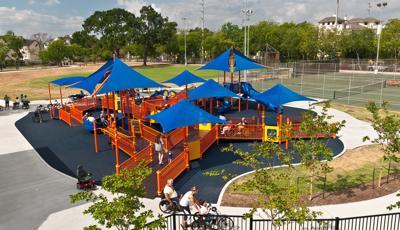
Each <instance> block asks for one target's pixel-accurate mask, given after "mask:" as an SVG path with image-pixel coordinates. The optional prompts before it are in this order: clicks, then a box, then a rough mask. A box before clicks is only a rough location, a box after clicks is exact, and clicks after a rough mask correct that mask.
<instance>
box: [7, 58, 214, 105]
mask: <svg viewBox="0 0 400 230" xmlns="http://www.w3.org/2000/svg"><path fill="white" fill-rule="evenodd" d="M199 67H200V66H199V65H188V66H187V67H185V66H184V65H157V66H148V67H135V70H137V71H138V72H139V73H141V74H143V75H145V76H147V77H149V78H151V79H153V80H155V81H158V82H162V81H165V80H167V79H169V78H172V77H174V76H176V75H178V74H179V73H181V72H182V71H184V70H185V69H188V70H189V71H191V72H192V73H194V74H195V75H197V76H199V77H202V78H205V79H209V78H217V77H218V72H217V71H196V69H197V68H199ZM43 71H46V70H43ZM93 72H94V71H90V72H82V71H80V72H74V73H68V74H63V75H48V74H47V76H43V77H40V76H39V77H34V78H31V79H30V78H29V77H26V78H24V79H22V78H14V79H13V84H10V85H9V86H7V88H5V89H4V91H5V92H1V93H2V94H5V93H7V94H9V95H11V96H12V97H14V96H13V95H14V94H16V95H19V92H20V91H24V92H26V93H24V94H28V96H29V98H30V100H38V99H47V97H48V90H47V84H48V83H49V82H50V81H52V80H55V79H59V78H64V77H70V76H88V75H90V74H91V73H93ZM18 81H19V82H18ZM1 91H3V89H2V90H1ZM78 92H79V90H76V89H65V90H63V94H64V96H66V95H69V94H74V93H78ZM52 95H53V97H58V87H57V86H52Z"/></svg>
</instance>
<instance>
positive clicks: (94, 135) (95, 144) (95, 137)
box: [93, 119, 99, 153]
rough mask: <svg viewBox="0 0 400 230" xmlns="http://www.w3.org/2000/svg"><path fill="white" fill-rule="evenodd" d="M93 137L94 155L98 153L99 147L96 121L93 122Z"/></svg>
mask: <svg viewBox="0 0 400 230" xmlns="http://www.w3.org/2000/svg"><path fill="white" fill-rule="evenodd" d="M93 137H94V149H95V151H96V153H98V152H99V145H98V142H97V127H96V119H94V121H93Z"/></svg>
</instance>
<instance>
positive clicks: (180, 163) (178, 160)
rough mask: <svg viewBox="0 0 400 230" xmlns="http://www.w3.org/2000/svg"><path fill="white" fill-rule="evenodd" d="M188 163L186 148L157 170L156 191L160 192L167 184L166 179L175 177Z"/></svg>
mask: <svg viewBox="0 0 400 230" xmlns="http://www.w3.org/2000/svg"><path fill="white" fill-rule="evenodd" d="M188 164H189V159H188V154H187V150H184V151H182V152H181V153H179V154H178V155H177V156H176V157H175V158H174V159H173V160H172V161H171V163H169V164H168V165H166V166H165V167H164V168H163V169H161V170H159V171H157V192H158V194H161V191H162V189H163V188H164V186H165V185H166V184H167V180H168V179H170V178H172V179H175V178H177V177H178V176H179V175H180V174H181V173H182V172H183V171H184V170H185V169H186V168H187V167H188Z"/></svg>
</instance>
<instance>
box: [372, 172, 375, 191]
mask: <svg viewBox="0 0 400 230" xmlns="http://www.w3.org/2000/svg"><path fill="white" fill-rule="evenodd" d="M372 188H373V189H375V167H374V170H373V171H372Z"/></svg>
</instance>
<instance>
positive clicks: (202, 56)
mask: <svg viewBox="0 0 400 230" xmlns="http://www.w3.org/2000/svg"><path fill="white" fill-rule="evenodd" d="M200 5H201V17H200V19H201V58H200V63H201V64H203V61H204V20H205V18H204V13H205V2H204V0H201V3H200Z"/></svg>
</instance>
